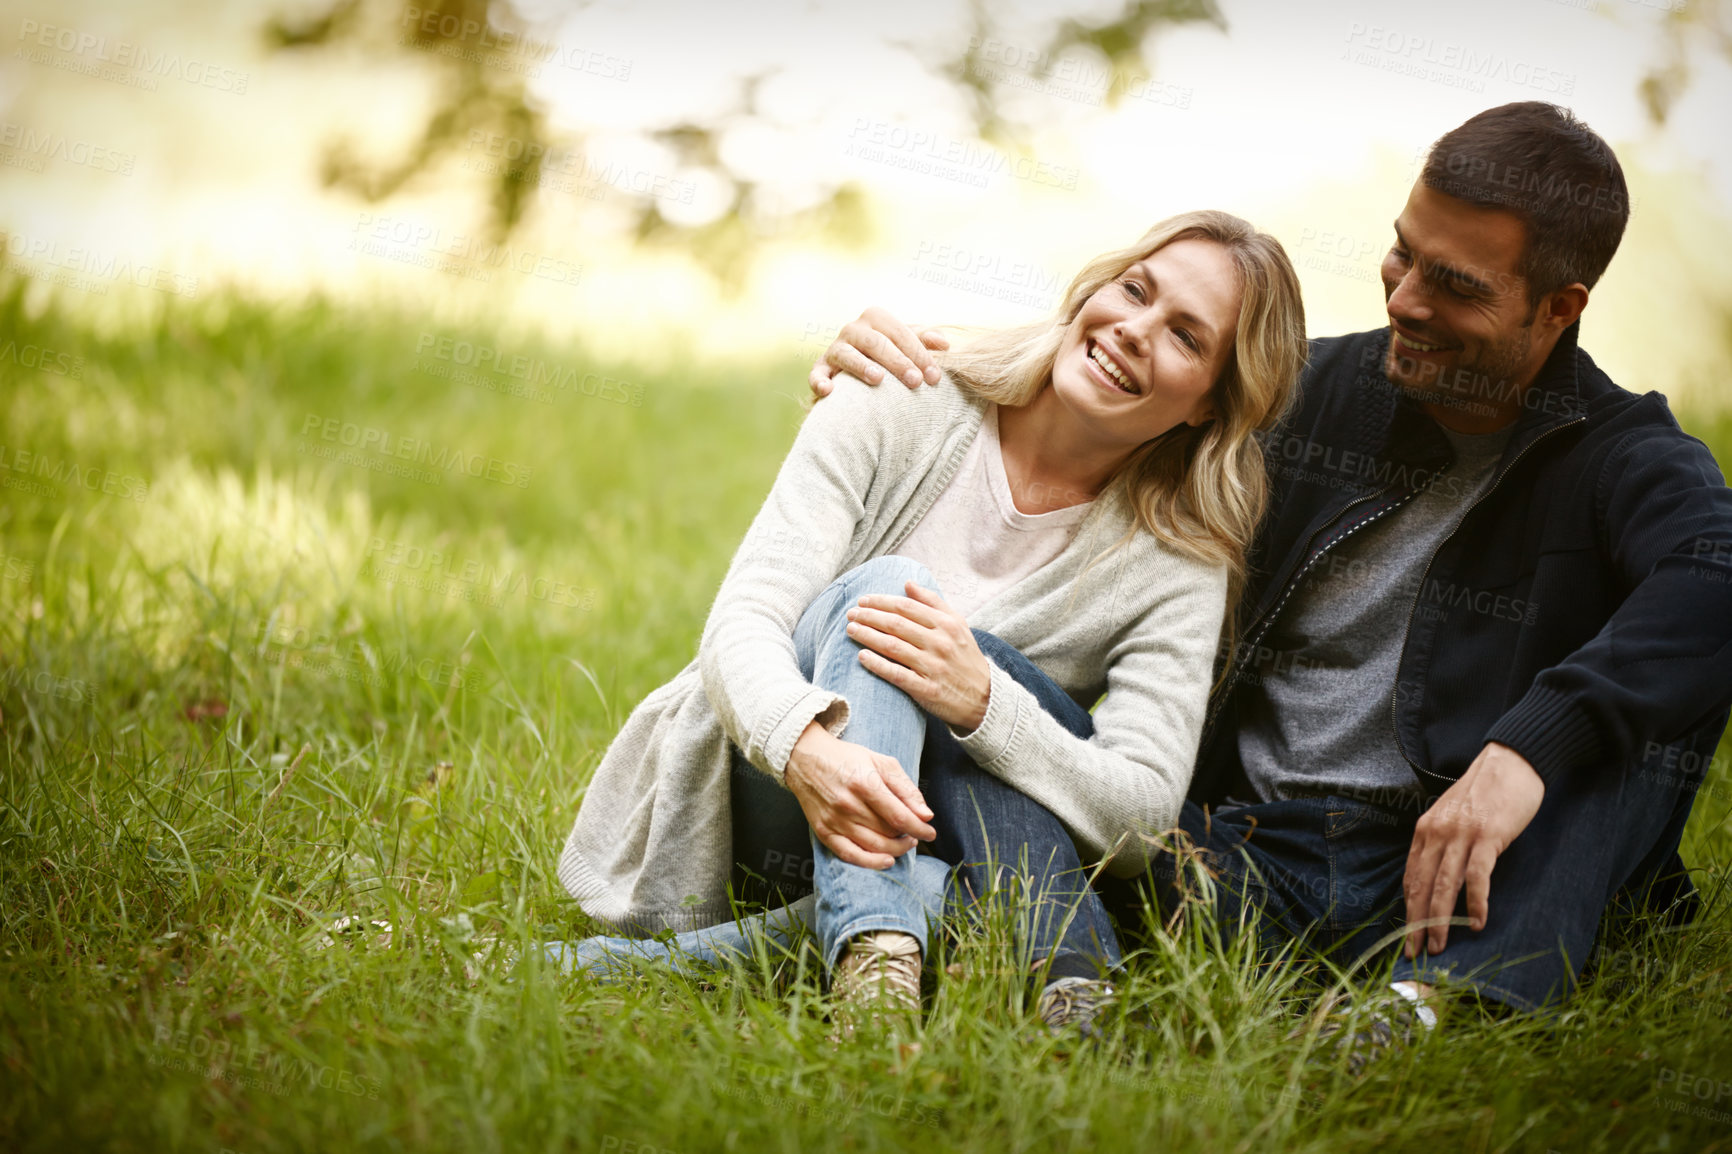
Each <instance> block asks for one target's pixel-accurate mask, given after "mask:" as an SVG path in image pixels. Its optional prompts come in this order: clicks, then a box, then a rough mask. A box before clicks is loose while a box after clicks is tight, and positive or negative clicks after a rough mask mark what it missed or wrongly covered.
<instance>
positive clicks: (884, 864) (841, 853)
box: [818, 832, 896, 870]
mask: <svg viewBox="0 0 1732 1154" xmlns="http://www.w3.org/2000/svg"><path fill="white" fill-rule="evenodd" d="M818 840H819V841H821V842H823V843H824V846H825V848H827V849H828V850H829V851H830V852H831V853H833V854H835V855H836V856H837V857H839V858H841V859H842V860H843V861H845V862H847V863H848V864H849V865H857V866H861V867H862V868H865V869H869V870H887V869H889V868H890V867H891V866H893V865H895V864H896V859H895V858H893V857H891V856H890V855H889V854H882V853H868V852H867V851H866V850H863V849H861V848H860V847H859V846H858V845H856V844H855V843H854V842H853V841H852V840H851V839H850V838H847V837H844V836H843V835H841V834H839V833H835V832H827V833H820V834H819V835H818Z"/></svg>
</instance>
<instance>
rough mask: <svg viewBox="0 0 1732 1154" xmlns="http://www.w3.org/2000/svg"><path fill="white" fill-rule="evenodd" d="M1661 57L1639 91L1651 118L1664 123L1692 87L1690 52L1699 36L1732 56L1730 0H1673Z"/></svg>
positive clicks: (1720, 51)
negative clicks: (1728, 0) (1679, 100)
mask: <svg viewBox="0 0 1732 1154" xmlns="http://www.w3.org/2000/svg"><path fill="white" fill-rule="evenodd" d="M1661 35H1662V42H1661V49H1660V59H1659V61H1658V62H1657V63H1656V64H1655V65H1654V66H1653V67H1652V68H1650V69H1649V70H1648V74H1647V75H1646V76H1644V77H1642V82H1641V85H1640V87H1639V88H1638V91H1639V92H1640V93H1641V97H1642V103H1643V104H1644V105H1645V106H1646V107H1647V110H1648V118H1649V119H1650V120H1652V121H1653V122H1654V123H1655V124H1658V125H1664V124H1665V123H1666V118H1667V117H1668V116H1670V115H1671V112H1672V106H1673V105H1675V104H1676V103H1677V102H1678V99H1679V97H1681V96H1683V94H1684V91H1685V89H1687V88H1689V86H1690V81H1691V79H1692V76H1691V68H1690V52H1691V48H1692V46H1693V45H1694V44H1695V43H1696V42H1697V41H1699V40H1706V41H1707V42H1708V46H1709V47H1710V48H1711V49H1713V50H1714V51H1716V52H1718V53H1719V54H1720V55H1721V56H1722V57H1724V58H1725V59H1727V60H1732V14H1729V12H1728V4H1727V0H1673V6H1672V7H1670V8H1668V9H1667V10H1666V14H1665V17H1664V19H1663V23H1662V24H1661Z"/></svg>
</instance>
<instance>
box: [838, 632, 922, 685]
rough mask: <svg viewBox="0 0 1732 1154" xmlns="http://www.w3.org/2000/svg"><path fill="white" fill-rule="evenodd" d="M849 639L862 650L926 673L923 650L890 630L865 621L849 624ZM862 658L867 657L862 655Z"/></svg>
mask: <svg viewBox="0 0 1732 1154" xmlns="http://www.w3.org/2000/svg"><path fill="white" fill-rule="evenodd" d="M848 637H849V639H850V640H852V641H853V642H854V643H855V644H856V645H859V646H860V647H861V648H862V649H868V650H871V651H872V652H873V653H876V654H878V655H879V656H880V657H884V658H887V659H889V660H890V661H894V662H895V663H896V664H898V665H904V666H907V667H908V668H909V669H912V670H914V671H916V672H919V673H924V672H926V666H925V662H923V661H922V660H921V656H922V653H923V650H922V649H921V647H920V646H919V645H918V644H916V643H914V642H911V641H908V640H905V639H904V638H902V637H899V636H897V635H896V634H895V633H892V632H890V631H888V630H882V629H878V628H876V627H874V626H871V625H868V624H866V623H865V622H863V621H850V622H849V623H848ZM861 656H865V655H864V654H862V655H861Z"/></svg>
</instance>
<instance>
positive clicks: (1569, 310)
mask: <svg viewBox="0 0 1732 1154" xmlns="http://www.w3.org/2000/svg"><path fill="white" fill-rule="evenodd" d="M1587 307H1588V286H1587V285H1584V284H1567V285H1565V286H1564V287H1563V288H1560V289H1554V290H1552V291H1551V292H1549V293H1547V294H1546V296H1545V299H1544V300H1542V301H1540V307H1539V310H1538V319H1539V320H1541V321H1543V322H1544V323H1545V326H1546V327H1547V328H1551V329H1556V330H1557V331H1558V332H1560V333H1561V332H1563V331H1564V330H1565V329H1567V328H1569V327H1570V326H1571V325H1573V324H1575V323H1576V321H1577V320H1579V319H1581V315H1582V311H1583V310H1584V309H1586V308H1587Z"/></svg>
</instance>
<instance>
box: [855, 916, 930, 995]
mask: <svg viewBox="0 0 1732 1154" xmlns="http://www.w3.org/2000/svg"><path fill="white" fill-rule="evenodd" d="M840 969H841V971H842V973H841V976H842V978H843V979H844V981H843V983H842V984H843V993H844V995H845V996H846V997H847V999H848V1000H849V1001H861V1002H866V1001H877V1000H878V999H879V998H882V997H885V996H887V995H888V996H889V997H890V998H892V999H894V1000H895V1001H897V1002H899V1003H902V1004H904V1005H910V1006H918V1005H919V1004H920V944H919V942H917V941H916V940H915V939H914V938H913V937H911V936H909V935H907V934H901V933H892V932H889V931H885V932H881V933H871V934H862V935H860V936H859V937H858V938H855V939H854V940H853V941H852V942H850V943H849V944H848V952H847V954H846V955H844V956H843V959H842V965H841V967H840Z"/></svg>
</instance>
